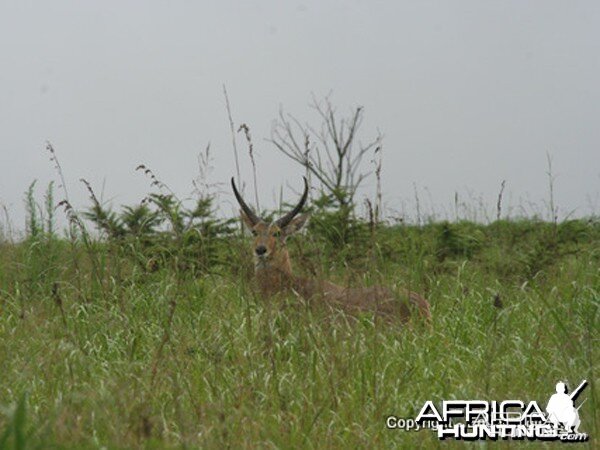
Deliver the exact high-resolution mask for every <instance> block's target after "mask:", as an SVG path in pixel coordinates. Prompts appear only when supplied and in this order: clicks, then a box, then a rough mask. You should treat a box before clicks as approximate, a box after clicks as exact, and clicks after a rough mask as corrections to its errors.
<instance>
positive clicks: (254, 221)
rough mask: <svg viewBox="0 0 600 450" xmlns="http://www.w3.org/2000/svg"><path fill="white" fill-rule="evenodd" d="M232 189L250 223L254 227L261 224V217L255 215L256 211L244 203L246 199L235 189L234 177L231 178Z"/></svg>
mask: <svg viewBox="0 0 600 450" xmlns="http://www.w3.org/2000/svg"><path fill="white" fill-rule="evenodd" d="M231 187H232V188H233V193H234V194H235V198H236V199H237V201H238V203H239V204H240V206H241V207H242V210H243V211H244V213H245V214H246V216H248V219H250V221H251V222H252V225H256V224H257V223H258V222H260V217H258V216H257V215H256V214H255V213H254V211H252V208H250V207H249V206H248V205H246V202H245V201H244V199H243V198H242V196H241V195H240V193H239V192H238V190H237V188H236V187H235V181H233V177H231Z"/></svg>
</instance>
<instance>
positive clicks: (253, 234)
mask: <svg viewBox="0 0 600 450" xmlns="http://www.w3.org/2000/svg"><path fill="white" fill-rule="evenodd" d="M250 232H251V233H252V236H256V235H257V234H258V233H257V232H256V230H250Z"/></svg>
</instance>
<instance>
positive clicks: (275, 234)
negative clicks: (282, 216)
mask: <svg viewBox="0 0 600 450" xmlns="http://www.w3.org/2000/svg"><path fill="white" fill-rule="evenodd" d="M279 236H281V230H277V231H273V237H279Z"/></svg>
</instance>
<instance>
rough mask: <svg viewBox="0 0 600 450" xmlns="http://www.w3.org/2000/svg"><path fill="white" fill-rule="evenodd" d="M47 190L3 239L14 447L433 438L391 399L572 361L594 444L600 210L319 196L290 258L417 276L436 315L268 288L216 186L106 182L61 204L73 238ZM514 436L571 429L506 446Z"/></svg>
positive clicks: (457, 394) (411, 403)
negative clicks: (17, 234) (463, 215)
mask: <svg viewBox="0 0 600 450" xmlns="http://www.w3.org/2000/svg"><path fill="white" fill-rule="evenodd" d="M42 203H43V206H42V207H40V206H39V205H38V204H37V203H36V200H35V193H34V185H32V186H31V188H30V189H29V191H28V193H27V195H26V204H27V205H28V214H29V218H28V221H27V224H28V231H27V237H26V238H25V239H24V240H22V241H19V242H11V241H10V240H9V239H6V238H4V239H0V406H1V409H0V448H17V449H24V448H40V449H42V448H43V449H46V448H156V449H162V448H290V449H291V448H315V449H316V448H340V449H352V448H435V447H441V446H442V445H441V444H440V443H439V442H438V441H437V438H436V437H435V435H434V434H433V433H431V432H429V431H419V432H407V431H402V430H388V429H386V427H385V418H386V416H388V415H390V414H394V415H396V416H400V417H414V416H415V415H416V414H417V412H418V411H419V409H420V407H421V406H422V405H423V403H424V402H425V401H426V400H434V401H436V402H437V401H440V400H442V399H489V400H504V399H512V398H517V399H522V400H537V401H538V402H539V403H540V405H542V404H543V405H544V406H545V402H546V401H547V399H548V398H549V396H550V394H551V393H553V389H554V385H555V383H556V382H557V380H567V381H568V382H569V383H570V385H571V386H574V385H576V384H578V383H579V382H580V381H581V379H583V378H586V379H587V380H589V382H590V385H589V387H588V388H587V389H586V391H585V393H584V395H583V396H582V397H584V398H587V401H586V403H585V404H584V405H583V407H582V409H581V410H580V414H581V418H582V424H581V427H580V430H581V431H584V432H587V433H588V434H589V435H590V436H591V442H589V443H587V444H584V445H585V446H587V447H589V448H592V447H593V444H594V442H597V439H599V438H600V413H599V406H600V397H599V394H600V390H599V386H598V361H599V360H600V354H599V345H598V339H599V330H600V326H599V320H598V305H599V300H600V223H599V222H598V221H597V220H571V221H566V222H562V223H547V222H543V221H539V220H533V219H532V220H515V221H508V220H502V221H497V222H494V223H491V224H488V225H481V224H475V223H470V222H457V223H430V224H426V225H423V226H415V225H406V224H401V225H395V226H390V225H384V224H375V223H373V222H371V223H369V222H365V221H361V220H358V219H351V220H349V221H348V220H346V219H347V218H349V217H350V216H349V215H348V214H347V212H344V213H343V217H344V220H340V214H339V213H336V212H335V211H331V210H330V209H328V208H327V205H325V203H326V202H324V203H323V204H322V205H321V206H319V205H320V204H319V202H317V203H316V206H314V205H313V207H315V208H317V209H316V210H315V211H313V215H314V219H313V220H312V222H311V224H310V227H309V229H308V231H307V233H306V235H305V236H296V237H294V238H291V239H290V242H289V247H290V253H291V256H292V261H293V263H294V270H295V271H296V272H298V273H304V274H305V275H314V276H317V277H322V278H328V279H332V280H334V281H336V282H338V283H341V284H349V285H355V286H360V285H369V284H375V283H377V284H385V285H389V286H407V287H410V288H411V289H412V290H415V291H418V292H421V293H423V294H425V295H426V297H427V298H428V299H429V300H430V302H431V305H432V312H433V326H432V329H431V330H428V329H427V327H425V326H423V325H422V324H419V323H413V324H412V325H411V326H403V325H401V324H400V323H385V322H380V321H377V320H374V319H373V317H371V316H369V315H364V316H361V317H359V318H358V319H355V318H350V317H346V316H344V314H343V313H341V312H339V311H330V310H327V309H326V308H324V307H319V306H318V305H307V304H305V303H304V302H303V301H301V300H300V299H297V298H295V297H293V296H290V297H289V298H281V299H275V300H271V301H265V300H264V299H261V298H260V297H258V296H257V295H256V294H255V291H254V289H253V281H252V272H253V268H252V260H251V252H250V244H249V239H248V238H247V237H245V236H242V235H240V229H239V226H238V225H237V222H236V221H235V220H234V219H231V220H222V219H218V218H216V216H215V215H214V212H213V207H212V199H211V198H203V199H202V200H201V201H199V202H198V204H197V205H194V207H192V208H186V207H184V206H183V204H182V203H181V202H179V201H177V199H176V198H175V197H174V196H172V195H169V194H161V195H157V194H155V195H153V196H149V197H148V199H147V200H146V201H145V202H144V203H143V204H141V205H137V206H133V207H127V208H124V209H123V210H122V211H121V212H115V211H111V210H109V209H107V208H105V207H103V206H102V205H100V204H99V202H98V201H97V200H96V199H95V196H93V193H92V206H91V208H90V209H89V210H88V211H87V213H86V218H87V219H88V221H87V222H85V224H84V222H83V219H82V218H80V217H82V216H81V214H76V213H75V211H73V210H72V208H71V207H70V205H69V204H68V203H66V202H63V203H62V204H61V206H63V207H64V208H65V209H66V211H67V215H68V217H69V218H70V225H69V229H68V230H67V234H66V237H59V236H58V235H57V234H56V230H55V225H54V220H53V213H54V211H55V206H54V204H53V193H52V186H50V187H49V189H48V191H47V194H46V196H45V201H44V202H42ZM90 224H95V225H96V227H97V229H98V233H97V234H94V233H90V232H89V231H87V229H86V225H88V226H89V225H90ZM453 444H454V445H453ZM446 445H450V446H451V447H453V446H458V445H461V443H460V442H458V443H456V442H454V443H453V442H447V443H445V444H444V446H446ZM517 445H518V446H519V448H520V447H521V446H523V447H528V448H532V447H534V448H539V447H544V446H546V447H548V448H550V447H553V446H554V445H556V444H552V443H546V444H544V443H540V442H524V443H519V444H515V443H511V442H510V441H508V442H499V443H496V444H495V445H493V446H500V447H509V446H510V447H511V448H512V447H513V446H514V447H516V446H517Z"/></svg>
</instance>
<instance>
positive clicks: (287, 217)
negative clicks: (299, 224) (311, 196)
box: [275, 177, 308, 228]
mask: <svg viewBox="0 0 600 450" xmlns="http://www.w3.org/2000/svg"><path fill="white" fill-rule="evenodd" d="M302 178H304V193H303V194H302V198H301V199H300V203H298V204H297V205H296V207H295V208H294V209H293V210H291V211H290V212H289V213H287V214H286V215H285V216H283V217H282V218H281V219H279V220H277V221H276V222H275V224H277V226H278V227H279V228H283V227H285V226H286V225H288V224H289V223H290V222H291V221H292V219H293V218H294V217H296V215H297V214H298V213H299V212H300V211H301V210H302V207H303V206H304V203H306V199H307V197H308V181H306V177H302Z"/></svg>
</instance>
